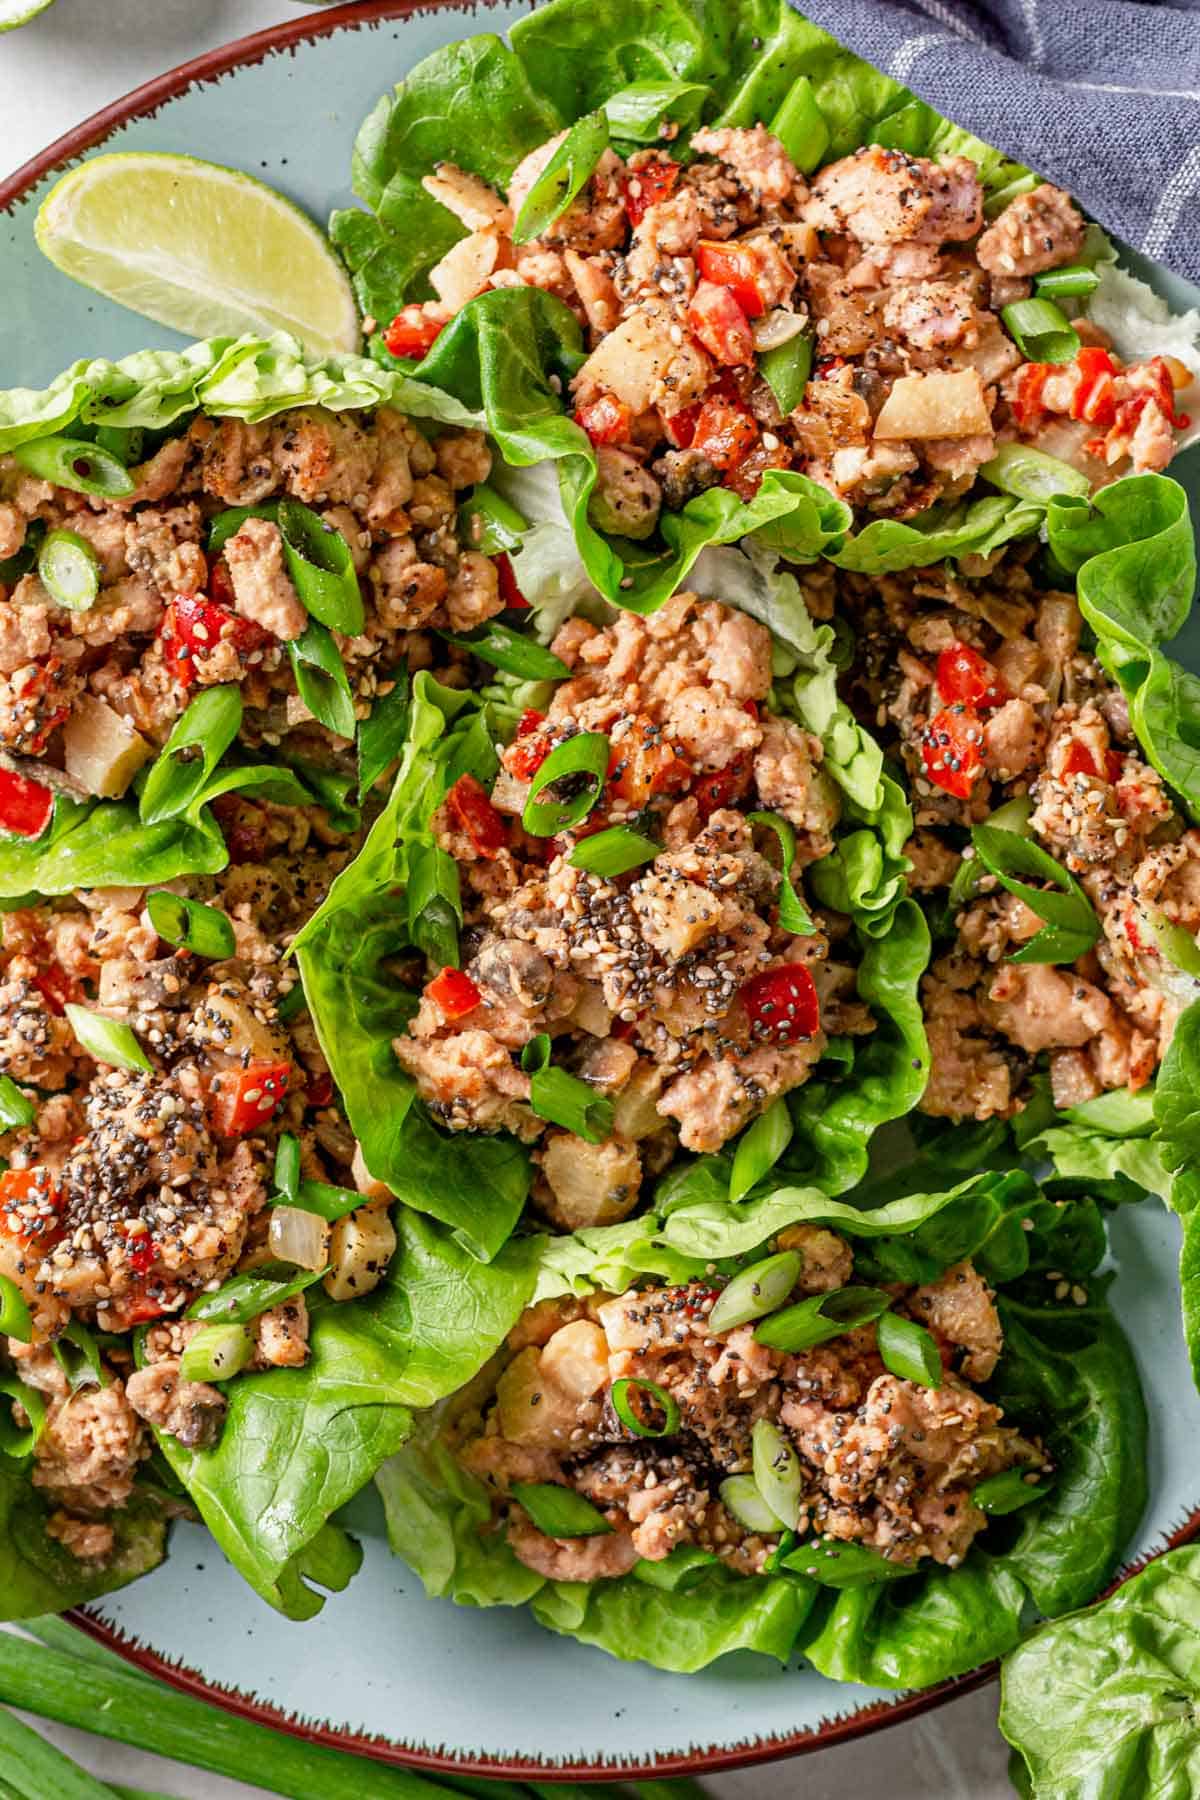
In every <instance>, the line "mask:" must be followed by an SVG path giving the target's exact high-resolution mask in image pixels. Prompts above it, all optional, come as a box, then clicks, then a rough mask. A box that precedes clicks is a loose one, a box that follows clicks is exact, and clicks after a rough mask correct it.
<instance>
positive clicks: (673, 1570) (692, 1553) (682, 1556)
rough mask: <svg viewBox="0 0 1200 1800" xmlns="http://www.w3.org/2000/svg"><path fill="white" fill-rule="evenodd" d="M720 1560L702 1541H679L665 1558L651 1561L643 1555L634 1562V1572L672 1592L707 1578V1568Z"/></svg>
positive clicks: (634, 1574)
mask: <svg viewBox="0 0 1200 1800" xmlns="http://www.w3.org/2000/svg"><path fill="white" fill-rule="evenodd" d="M720 1560H721V1559H720V1557H719V1556H717V1555H715V1554H714V1553H713V1551H711V1550H701V1548H700V1546H699V1544H677V1545H676V1547H675V1549H674V1550H672V1551H671V1552H670V1553H669V1555H667V1556H664V1557H663V1559H662V1561H661V1562H651V1561H650V1560H649V1559H648V1558H647V1557H644V1556H643V1557H642V1558H641V1560H640V1562H635V1563H634V1565H633V1568H632V1569H631V1570H630V1574H631V1575H633V1576H634V1577H635V1579H636V1580H638V1581H644V1582H645V1583H646V1585H647V1587H656V1588H665V1589H666V1591H667V1593H669V1594H676V1593H685V1592H686V1591H687V1589H688V1588H692V1587H695V1586H696V1584H697V1582H699V1581H703V1579H704V1576H705V1572H706V1571H707V1570H708V1569H711V1568H712V1567H713V1566H714V1565H715V1564H717V1563H719V1562H720Z"/></svg>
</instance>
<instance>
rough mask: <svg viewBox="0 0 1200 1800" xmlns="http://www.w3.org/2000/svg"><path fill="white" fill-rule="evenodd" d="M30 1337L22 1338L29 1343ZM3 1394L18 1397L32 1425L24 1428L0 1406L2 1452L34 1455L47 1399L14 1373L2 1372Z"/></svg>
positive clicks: (21, 1456)
mask: <svg viewBox="0 0 1200 1800" xmlns="http://www.w3.org/2000/svg"><path fill="white" fill-rule="evenodd" d="M28 1341H29V1340H28V1339H27V1338H25V1339H22V1342H24V1343H28ZM0 1394H7V1395H8V1398H9V1399H10V1400H16V1401H19V1403H20V1404H21V1405H22V1406H23V1407H24V1408H25V1411H26V1413H27V1414H28V1416H29V1425H28V1427H27V1428H24V1429H22V1427H21V1426H19V1425H18V1424H17V1421H16V1420H15V1419H14V1418H13V1415H12V1409H11V1407H8V1406H0V1455H3V1456H11V1457H13V1458H15V1459H16V1460H17V1461H19V1462H24V1460H25V1458H26V1457H27V1456H32V1454H33V1450H34V1446H35V1445H36V1443H37V1441H38V1439H39V1438H40V1437H41V1435H42V1427H43V1425H44V1424H45V1423H46V1403H45V1401H44V1400H43V1399H42V1396H41V1395H40V1394H39V1393H38V1391H37V1389H36V1388H31V1387H26V1386H25V1383H24V1382H23V1381H18V1380H17V1379H16V1377H15V1376H12V1375H0Z"/></svg>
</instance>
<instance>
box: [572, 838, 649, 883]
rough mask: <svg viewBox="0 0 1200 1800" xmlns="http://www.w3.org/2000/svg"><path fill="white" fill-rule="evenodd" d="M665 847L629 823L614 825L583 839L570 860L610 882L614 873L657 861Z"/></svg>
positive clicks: (574, 867) (590, 873) (577, 866)
mask: <svg viewBox="0 0 1200 1800" xmlns="http://www.w3.org/2000/svg"><path fill="white" fill-rule="evenodd" d="M661 849H662V845H661V844H656V843H655V842H654V840H653V839H652V838H648V837H643V836H642V834H641V832H640V831H632V830H630V828H629V826H628V825H610V826H609V828H608V830H607V831H597V832H594V833H593V834H592V836H591V837H586V838H582V839H581V840H580V842H579V843H578V844H576V846H575V848H574V849H573V850H572V852H571V854H570V856H568V858H567V861H568V862H569V863H570V865H571V867H572V868H573V869H586V870H587V872H588V874H589V875H599V876H601V877H602V878H603V879H604V880H605V881H610V880H611V879H612V877H613V876H614V875H624V874H626V873H627V872H628V871H629V870H630V869H638V868H640V867H641V866H642V864H643V863H648V862H653V861H654V859H655V857H656V856H657V855H658V853H659V851H660V850H661Z"/></svg>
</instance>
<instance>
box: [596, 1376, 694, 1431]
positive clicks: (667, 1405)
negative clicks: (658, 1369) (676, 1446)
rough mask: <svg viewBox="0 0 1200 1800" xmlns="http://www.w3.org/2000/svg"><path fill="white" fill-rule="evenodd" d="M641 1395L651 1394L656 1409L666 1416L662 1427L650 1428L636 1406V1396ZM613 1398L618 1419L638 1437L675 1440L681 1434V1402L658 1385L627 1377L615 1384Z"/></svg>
mask: <svg viewBox="0 0 1200 1800" xmlns="http://www.w3.org/2000/svg"><path fill="white" fill-rule="evenodd" d="M637 1394H649V1396H650V1398H651V1400H653V1402H654V1404H655V1406H657V1407H658V1409H659V1411H660V1412H661V1413H662V1421H663V1422H662V1424H661V1425H657V1426H655V1425H647V1424H646V1422H645V1420H644V1419H643V1418H641V1417H640V1415H639V1413H638V1411H637V1408H636V1407H635V1405H634V1396H635V1395H637ZM609 1397H610V1398H611V1400H612V1403H613V1411H614V1412H615V1413H616V1415H617V1417H618V1419H620V1421H621V1423H622V1425H625V1426H627V1427H628V1429H629V1430H630V1431H632V1432H633V1434H634V1436H635V1437H645V1438H661V1437H673V1436H674V1435H675V1433H676V1432H677V1431H678V1430H679V1405H678V1402H677V1401H676V1400H675V1399H674V1398H673V1397H672V1395H670V1394H668V1393H667V1391H666V1389H665V1388H660V1387H659V1385H658V1383H657V1382H656V1381H647V1380H646V1379H645V1378H644V1377H640V1378H634V1377H626V1378H625V1379H624V1380H621V1381H614V1382H613V1384H612V1388H611V1390H610V1396H609Z"/></svg>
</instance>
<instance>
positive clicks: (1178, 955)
mask: <svg viewBox="0 0 1200 1800" xmlns="http://www.w3.org/2000/svg"><path fill="white" fill-rule="evenodd" d="M1137 923H1138V927H1139V929H1144V930H1145V932H1146V935H1147V937H1148V938H1149V939H1150V941H1151V943H1152V944H1153V945H1154V947H1155V949H1156V950H1157V951H1158V952H1159V954H1160V955H1162V956H1165V957H1166V959H1167V961H1168V962H1169V963H1172V964H1173V965H1174V966H1175V968H1177V969H1178V970H1179V972H1180V974H1182V975H1191V976H1192V977H1193V979H1197V978H1200V944H1198V943H1197V942H1196V939H1195V938H1194V937H1193V936H1192V934H1191V932H1190V931H1188V930H1186V929H1185V927H1184V926H1182V925H1173V924H1172V923H1171V921H1170V919H1168V918H1167V917H1166V915H1165V914H1163V913H1161V912H1159V910H1158V908H1157V907H1156V906H1147V905H1146V902H1145V901H1144V900H1143V901H1141V902H1139V903H1137Z"/></svg>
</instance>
